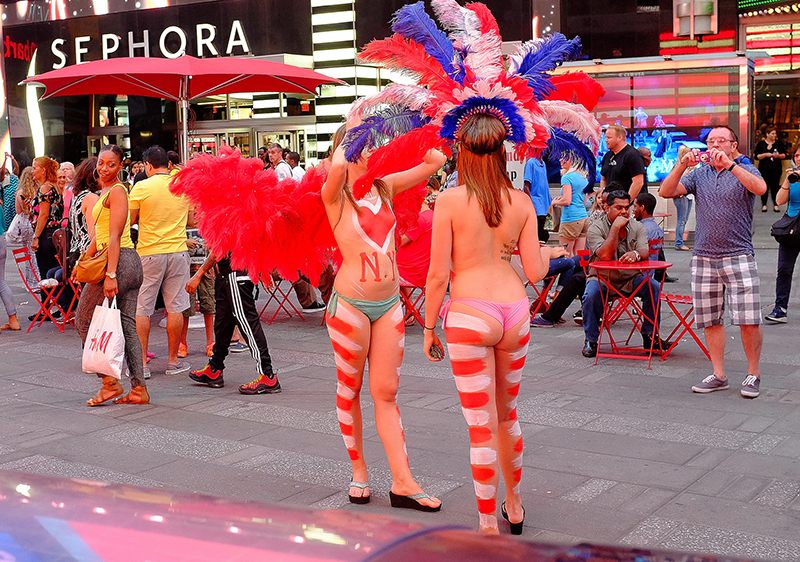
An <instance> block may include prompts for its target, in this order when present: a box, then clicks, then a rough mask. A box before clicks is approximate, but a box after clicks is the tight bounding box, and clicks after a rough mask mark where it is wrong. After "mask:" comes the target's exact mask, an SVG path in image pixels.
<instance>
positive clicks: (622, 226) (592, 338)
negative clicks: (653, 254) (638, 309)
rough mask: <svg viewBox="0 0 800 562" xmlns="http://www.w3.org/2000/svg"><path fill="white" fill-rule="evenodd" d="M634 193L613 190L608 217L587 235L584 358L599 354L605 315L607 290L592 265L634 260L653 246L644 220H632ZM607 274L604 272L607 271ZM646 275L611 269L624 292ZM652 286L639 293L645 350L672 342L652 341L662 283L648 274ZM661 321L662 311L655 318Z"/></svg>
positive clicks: (611, 278)
mask: <svg viewBox="0 0 800 562" xmlns="http://www.w3.org/2000/svg"><path fill="white" fill-rule="evenodd" d="M630 207H631V196H630V194H629V193H628V192H626V191H621V190H620V191H612V192H611V193H609V194H608V196H607V198H606V217H605V218H603V217H601V218H598V219H597V220H594V221H592V222H591V224H590V225H589V232H588V233H587V235H586V248H587V249H588V250H589V251H590V252H591V256H590V257H589V277H588V278H587V280H586V289H585V290H584V293H583V333H584V335H585V337H586V341H585V342H584V344H583V350H582V351H581V353H582V354H583V356H584V357H595V356H596V355H597V339H598V337H599V336H600V318H601V317H602V316H603V291H605V290H606V289H605V288H604V287H603V285H601V284H600V282H599V281H598V279H597V271H596V270H594V269H593V268H592V266H591V262H592V261H596V260H603V261H605V260H619V261H621V262H623V263H635V262H638V261H642V260H646V259H648V258H649V257H650V245H649V242H648V240H647V232H646V231H645V228H644V226H642V224H641V223H639V222H636V221H631V220H630V213H629V210H630ZM604 275H605V274H604ZM644 275H645V274H644V273H642V272H641V271H639V270H630V271H620V270H613V271H609V272H608V277H609V282H610V283H611V285H613V286H614V288H616V289H617V290H619V291H620V292H622V293H626V294H627V293H630V292H632V291H633V289H634V287H638V286H639V284H640V283H641V281H642V277H643V276H644ZM649 283H650V286H649V287H648V284H647V283H645V284H643V285H642V286H641V288H640V289H639V291H638V292H637V293H636V296H638V297H640V298H641V299H642V311H643V312H644V315H645V316H646V318H645V319H644V322H643V323H642V347H644V349H648V350H649V349H652V348H654V347H655V348H656V349H658V347H659V346H661V348H662V349H667V348H668V347H669V344H668V343H667V342H664V341H661V340H660V339H659V340H657V341H656V342H653V341H652V338H653V331H654V330H653V322H652V320H650V319H651V318H653V317H654V316H655V315H654V313H653V311H654V309H655V306H654V305H655V303H657V302H658V298H659V294H660V289H661V287H660V285H659V283H658V282H657V281H656V280H655V279H653V278H652V277H649ZM656 319H657V321H658V322H660V319H661V317H660V314H659V316H658V317H657V318H656Z"/></svg>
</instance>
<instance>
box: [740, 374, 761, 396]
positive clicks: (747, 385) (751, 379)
mask: <svg viewBox="0 0 800 562" xmlns="http://www.w3.org/2000/svg"><path fill="white" fill-rule="evenodd" d="M759 386H761V379H760V378H759V377H757V376H755V375H747V376H746V377H745V378H744V380H743V381H742V388H741V390H739V393H740V394H741V395H742V396H744V397H745V398H755V397H756V396H758V395H759V394H760V393H761V391H760V390H759V388H758V387H759Z"/></svg>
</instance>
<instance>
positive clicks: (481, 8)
mask: <svg viewBox="0 0 800 562" xmlns="http://www.w3.org/2000/svg"><path fill="white" fill-rule="evenodd" d="M464 7H465V8H466V9H468V10H471V11H472V12H474V13H475V15H476V16H478V20H479V21H480V22H481V31H482V32H483V33H489V32H490V31H494V32H495V33H497V35H498V36H500V26H499V25H497V20H496V19H495V17H494V15H492V12H490V11H489V8H487V7H486V4H484V3H483V2H469V3H467V4H466V5H465V6H464Z"/></svg>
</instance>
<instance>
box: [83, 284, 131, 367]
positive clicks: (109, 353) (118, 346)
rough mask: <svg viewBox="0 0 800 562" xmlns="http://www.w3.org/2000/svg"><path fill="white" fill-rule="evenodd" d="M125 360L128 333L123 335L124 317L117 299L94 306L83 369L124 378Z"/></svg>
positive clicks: (85, 346) (85, 347) (85, 345)
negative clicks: (122, 317) (121, 316)
mask: <svg viewBox="0 0 800 562" xmlns="http://www.w3.org/2000/svg"><path fill="white" fill-rule="evenodd" d="M124 361H125V336H124V335H123V334H122V320H121V318H120V315H119V309H117V299H116V297H115V298H114V300H113V301H111V303H110V304H109V302H108V299H105V300H104V301H103V304H102V306H100V305H98V306H96V307H94V314H93V315H92V322H91V324H90V325H89V333H88V335H87V336H86V343H85V344H84V346H83V361H82V369H83V372H84V373H97V374H100V375H110V376H112V377H114V378H117V379H119V378H121V377H122V365H123V362H124Z"/></svg>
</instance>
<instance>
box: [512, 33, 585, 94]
mask: <svg viewBox="0 0 800 562" xmlns="http://www.w3.org/2000/svg"><path fill="white" fill-rule="evenodd" d="M581 49H582V47H581V40H580V37H575V38H574V39H567V38H566V37H564V35H562V34H561V33H554V34H553V35H551V36H549V37H547V38H545V39H541V40H536V41H529V42H527V43H525V44H523V45H522V47H521V48H520V50H519V51H518V52H517V54H515V55H514V56H512V57H511V67H510V68H509V74H514V75H516V76H519V77H520V78H523V79H525V80H527V81H528V85H529V86H530V87H531V89H533V91H534V95H535V96H536V99H538V100H542V99H544V98H545V97H547V95H548V94H550V92H552V91H553V89H554V88H553V85H552V83H551V82H550V78H549V77H548V75H547V73H548V72H551V71H553V70H555V69H556V68H557V67H559V66H560V65H561V64H562V63H563V62H565V61H570V60H575V59H577V58H578V57H580V55H581Z"/></svg>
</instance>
